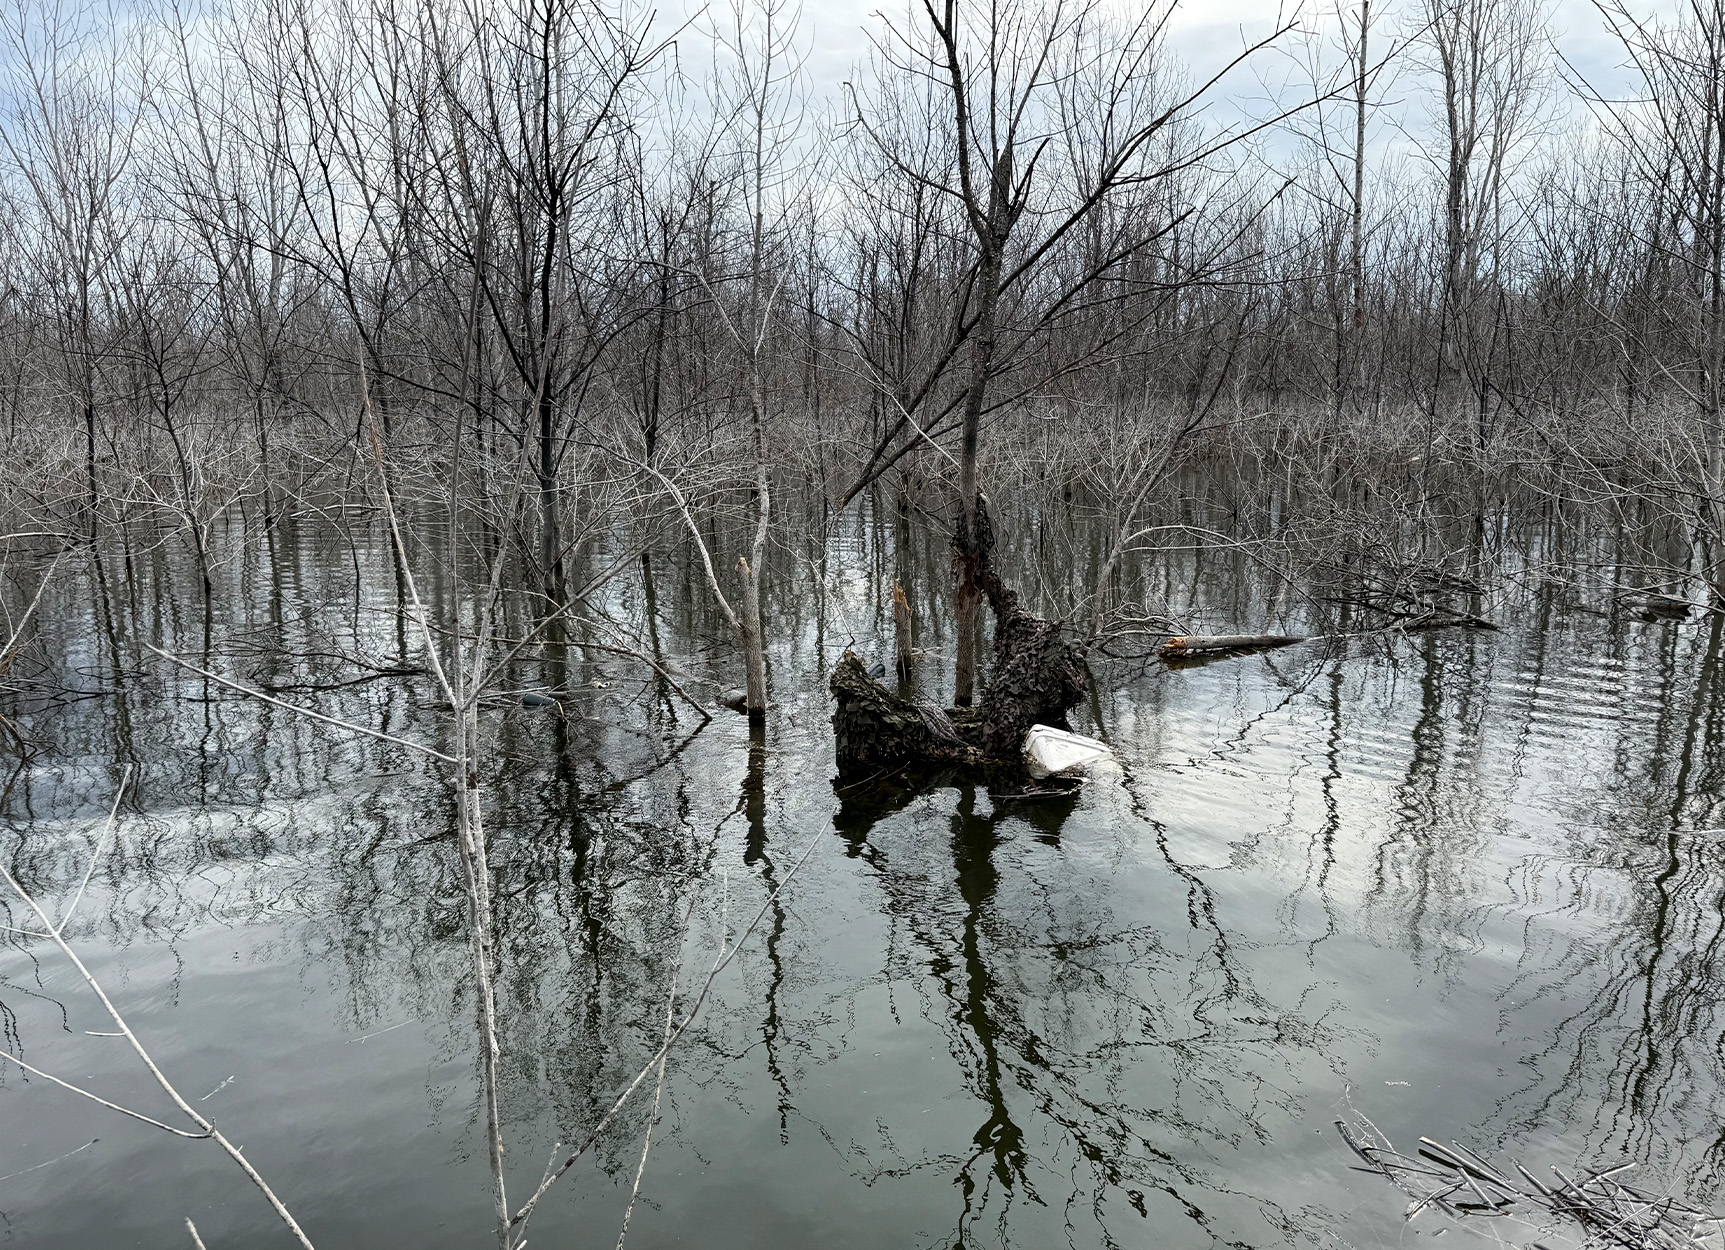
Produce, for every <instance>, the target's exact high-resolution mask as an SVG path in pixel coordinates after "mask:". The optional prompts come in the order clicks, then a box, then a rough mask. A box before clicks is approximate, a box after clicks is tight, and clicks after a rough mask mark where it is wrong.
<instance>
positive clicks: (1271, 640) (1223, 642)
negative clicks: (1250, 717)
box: [1156, 634, 1306, 660]
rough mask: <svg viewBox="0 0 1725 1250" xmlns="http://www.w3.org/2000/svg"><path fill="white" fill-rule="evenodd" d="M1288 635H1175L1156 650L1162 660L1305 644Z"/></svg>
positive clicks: (1302, 640) (1303, 640) (1300, 639)
mask: <svg viewBox="0 0 1725 1250" xmlns="http://www.w3.org/2000/svg"><path fill="white" fill-rule="evenodd" d="M1305 641H1306V640H1305V639H1304V638H1296V637H1293V636H1292V635H1290V634H1176V635H1175V636H1174V637H1172V638H1170V639H1169V640H1168V641H1167V642H1165V643H1163V644H1162V646H1161V647H1160V648H1159V649H1158V650H1157V652H1156V654H1157V655H1159V656H1161V657H1162V658H1163V659H1165V660H1167V659H1173V658H1176V657H1179V656H1187V655H1197V654H1200V653H1201V652H1205V651H1245V650H1248V649H1253V648H1261V647H1286V646H1289V645H1291V644H1293V643H1296V642H1305Z"/></svg>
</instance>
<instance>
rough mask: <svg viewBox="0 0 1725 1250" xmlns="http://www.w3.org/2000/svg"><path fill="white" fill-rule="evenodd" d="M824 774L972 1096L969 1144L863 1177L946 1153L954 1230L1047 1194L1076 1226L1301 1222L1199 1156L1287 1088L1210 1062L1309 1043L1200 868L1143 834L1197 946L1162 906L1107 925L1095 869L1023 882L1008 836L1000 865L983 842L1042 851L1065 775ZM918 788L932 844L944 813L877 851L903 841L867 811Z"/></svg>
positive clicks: (887, 811)
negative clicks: (1181, 896) (1218, 1210)
mask: <svg viewBox="0 0 1725 1250" xmlns="http://www.w3.org/2000/svg"><path fill="white" fill-rule="evenodd" d="M835 784H836V787H837V789H838V791H839V794H840V796H841V800H842V801H841V805H840V807H839V811H838V813H837V814H836V816H835V817H834V821H833V825H834V829H835V831H836V832H838V833H839V835H840V836H841V837H842V838H843V839H844V841H845V844H846V847H847V852H848V854H850V855H852V856H854V857H857V858H860V859H862V860H864V861H865V862H866V863H867V864H868V865H869V866H870V868H871V869H872V870H873V878H874V881H875V883H876V885H877V887H878V889H879V892H880V901H881V906H882V908H883V909H884V910H885V912H886V913H887V914H888V915H889V916H890V917H891V918H892V920H893V922H894V927H895V929H896V930H901V931H903V932H905V933H907V934H909V935H910V945H911V949H910V950H899V951H897V952H895V953H893V955H892V956H891V958H892V960H893V966H891V967H889V968H888V969H886V970H885V973H884V975H885V976H886V977H887V978H888V979H890V980H899V981H904V980H909V981H911V982H913V983H915V982H916V981H917V980H918V979H919V974H926V976H927V978H928V980H929V981H930V982H931V983H932V985H933V986H934V998H935V1000H936V1002H935V1004H934V1006H935V1008H936V1010H937V1011H938V1019H939V1020H940V1021H941V1022H942V1024H943V1027H944V1031H945V1033H946V1037H947V1046H948V1049H949V1052H950V1054H951V1055H952V1057H953V1059H954V1060H955V1061H956V1063H957V1065H958V1067H959V1069H960V1071H961V1072H962V1074H963V1080H964V1085H965V1088H966V1090H967V1091H968V1093H969V1094H970V1096H971V1097H972V1098H974V1099H975V1100H976V1102H977V1103H979V1104H980V1107H979V1113H980V1115H981V1119H980V1122H979V1123H977V1125H976V1127H975V1128H974V1130H973V1131H972V1132H971V1133H970V1135H969V1142H970V1146H969V1149H968V1150H966V1151H962V1152H951V1151H949V1152H946V1153H943V1154H940V1155H938V1156H936V1157H929V1158H924V1159H923V1160H922V1161H920V1162H917V1163H913V1164H910V1165H909V1166H908V1167H905V1166H903V1165H897V1164H894V1163H889V1162H879V1161H877V1162H874V1163H872V1164H871V1165H869V1166H868V1167H867V1168H865V1175H868V1174H870V1173H872V1174H873V1175H875V1176H877V1177H886V1176H892V1175H904V1174H906V1173H907V1172H909V1171H915V1170H927V1169H940V1170H944V1171H947V1172H949V1173H950V1175H951V1179H952V1183H953V1184H954V1185H955V1186H956V1188H957V1190H958V1194H959V1199H958V1211H957V1214H956V1219H955V1231H954V1234H953V1238H954V1240H953V1242H952V1244H954V1245H959V1246H968V1245H972V1244H980V1243H985V1242H986V1243H991V1244H1002V1245H1006V1244H1018V1242H1019V1238H1018V1237H1016V1236H1015V1235H1014V1233H1013V1225H1014V1220H1013V1218H1012V1212H1013V1208H1014V1204H1015V1203H1018V1202H1030V1203H1033V1204H1036V1205H1038V1206H1043V1207H1058V1208H1061V1209H1063V1210H1064V1212H1065V1215H1064V1217H1063V1218H1064V1221H1065V1222H1066V1224H1067V1225H1068V1231H1069V1234H1071V1235H1075V1236H1080V1235H1078V1234H1074V1233H1073V1232H1072V1229H1073V1225H1074V1223H1075V1221H1077V1220H1078V1217H1079V1213H1080V1211H1085V1210H1087V1211H1088V1214H1089V1216H1090V1218H1091V1220H1093V1221H1094V1229H1095V1234H1096V1236H1097V1237H1098V1238H1099V1239H1100V1242H1101V1244H1105V1245H1115V1244H1131V1243H1132V1242H1134V1241H1136V1240H1137V1239H1139V1238H1142V1237H1143V1236H1144V1232H1143V1230H1142V1228H1139V1229H1138V1230H1137V1231H1131V1230H1128V1229H1126V1228H1123V1227H1121V1221H1122V1220H1123V1219H1126V1220H1132V1219H1134V1217H1136V1218H1137V1219H1145V1218H1162V1217H1164V1216H1165V1215H1166V1214H1167V1213H1168V1212H1170V1211H1171V1212H1173V1213H1175V1214H1176V1215H1177V1216H1178V1217H1180V1218H1183V1219H1184V1220H1189V1221H1190V1222H1191V1223H1192V1224H1195V1225H1197V1226H1198V1228H1200V1229H1202V1230H1203V1232H1204V1234H1205V1235H1206V1236H1207V1237H1209V1238H1212V1239H1215V1240H1218V1241H1221V1242H1223V1243H1225V1244H1242V1245H1243V1244H1247V1243H1246V1242H1244V1241H1242V1240H1240V1239H1239V1238H1238V1237H1237V1236H1235V1235H1231V1234H1230V1232H1229V1231H1228V1227H1227V1226H1228V1224H1229V1223H1230V1222H1231V1221H1232V1218H1233V1216H1234V1215H1235V1214H1237V1213H1230V1215H1229V1217H1225V1218H1222V1219H1217V1218H1214V1217H1213V1216H1212V1213H1211V1211H1210V1208H1211V1207H1212V1206H1213V1205H1215V1204H1216V1202H1217V1199H1218V1198H1220V1199H1222V1200H1223V1201H1224V1202H1226V1201H1227V1200H1228V1199H1229V1198H1230V1197H1233V1198H1242V1199H1244V1205H1246V1206H1250V1207H1254V1208H1255V1209H1256V1210H1257V1212H1258V1215H1259V1218H1260V1219H1261V1220H1263V1221H1264V1222H1265V1223H1267V1225H1268V1226H1269V1227H1270V1228H1272V1229H1274V1230H1276V1231H1277V1232H1278V1233H1280V1234H1282V1235H1285V1236H1297V1235H1298V1230H1297V1229H1296V1227H1295V1225H1294V1223H1293V1220H1292V1217H1290V1216H1289V1215H1288V1214H1287V1213H1286V1212H1284V1211H1282V1210H1281V1209H1280V1208H1279V1207H1277V1206H1276V1204H1274V1203H1263V1202H1259V1201H1257V1200H1255V1199H1252V1198H1249V1197H1247V1196H1245V1195H1242V1194H1239V1193H1238V1192H1237V1191H1234V1190H1233V1189H1232V1188H1231V1187H1230V1186H1229V1184H1228V1183H1227V1182H1226V1181H1225V1180H1224V1179H1222V1178H1221V1177H1219V1176H1217V1175H1216V1174H1214V1173H1213V1172H1211V1171H1209V1170H1208V1169H1206V1168H1205V1167H1204V1163H1203V1160H1204V1159H1205V1156H1206V1154H1207V1151H1208V1150H1209V1149H1210V1148H1213V1147H1216V1146H1218V1145H1223V1144H1226V1143H1233V1142H1238V1141H1239V1140H1241V1139H1242V1138H1243V1137H1251V1136H1257V1137H1260V1138H1262V1137H1264V1136H1266V1135H1267V1130H1266V1128H1265V1127H1264V1126H1263V1124H1262V1119H1263V1117H1264V1115H1265V1114H1266V1113H1268V1112H1271V1111H1272V1110H1273V1109H1275V1110H1281V1111H1283V1112H1286V1111H1287V1110H1288V1109H1289V1108H1290V1106H1291V1103H1292V1099H1293V1095H1292V1091H1291V1089H1289V1088H1282V1087H1278V1086H1277V1085H1276V1084H1275V1083H1274V1082H1273V1081H1272V1080H1269V1079H1266V1077H1265V1074H1264V1073H1262V1072H1247V1073H1244V1074H1243V1076H1244V1079H1243V1080H1231V1079H1229V1077H1228V1076H1226V1075H1224V1073H1225V1072H1226V1070H1227V1067H1228V1061H1227V1058H1226V1056H1227V1054H1228V1053H1229V1052H1235V1053H1237V1054H1246V1053H1253V1054H1254V1056H1255V1057H1261V1054H1262V1051H1261V1047H1262V1045H1263V1044H1264V1043H1266V1042H1268V1043H1272V1044H1274V1045H1275V1046H1277V1047H1287V1046H1292V1047H1304V1046H1311V1045H1313V1044H1315V1043H1316V1041H1317V1040H1318V1037H1319V1031H1318V1028H1317V1026H1316V1024H1315V1023H1314V1022H1311V1021H1304V1020H1301V1019H1300V1018H1299V1017H1298V1016H1297V1014H1295V1013H1293V1012H1284V1011H1282V1010H1280V1009H1278V1008H1275V1007H1273V1006H1272V1005H1271V1004H1270V1003H1269V1002H1268V1000H1267V999H1265V998H1264V997H1263V996H1262V995H1261V994H1259V993H1258V991H1257V990H1256V989H1255V988H1254V986H1253V984H1252V980H1251V975H1250V973H1249V972H1248V971H1246V970H1245V969H1244V968H1242V967H1241V966H1240V965H1239V964H1238V963H1237V961H1236V960H1234V958H1233V957H1232V953H1231V950H1230V937H1229V935H1228V934H1227V932H1226V930H1225V929H1224V928H1223V926H1222V924H1221V923H1220V921H1219V919H1218V917H1217V914H1216V910H1215V906H1214V896H1213V894H1212V893H1211V891H1210V889H1209V887H1208V886H1207V885H1206V884H1205V882H1204V881H1203V879H1202V877H1201V875H1200V874H1198V873H1196V872H1194V871H1192V870H1190V869H1188V868H1186V867H1185V866H1183V865H1180V864H1178V863H1177V862H1176V861H1175V860H1174V859H1173V857H1172V855H1171V854H1170V852H1169V850H1168V847H1167V842H1166V839H1165V837H1164V836H1163V831H1162V830H1160V829H1156V830H1154V831H1153V836H1154V837H1155V838H1156V841H1157V844H1158V846H1159V848H1160V854H1161V856H1162V857H1163V859H1164V861H1165V863H1166V864H1167V866H1168V867H1169V869H1170V870H1171V872H1172V874H1173V876H1174V878H1175V880H1177V881H1178V882H1179V883H1180V889H1181V891H1182V892H1184V893H1185V895H1186V898H1187V907H1186V908H1185V919H1186V922H1187V925H1188V927H1189V935H1190V936H1193V937H1195V938H1196V939H1197V941H1198V946H1199V949H1200V951H1201V954H1200V956H1199V958H1198V959H1197V960H1196V961H1194V960H1192V958H1191V956H1190V954H1189V953H1187V951H1185V950H1184V949H1182V945H1183V938H1182V936H1181V935H1180V934H1179V932H1178V931H1177V930H1175V929H1173V928H1171V927H1170V926H1169V925H1168V923H1167V921H1166V919H1165V918H1164V917H1158V918H1157V919H1156V920H1153V921H1151V922H1150V923H1146V924H1141V925H1122V924H1121V923H1120V922H1119V920H1118V918H1117V917H1116V916H1115V915H1114V913H1113V907H1112V905H1111V902H1110V900H1109V899H1108V898H1107V896H1106V890H1101V889H1097V890H1092V889H1087V888H1085V884H1088V885H1091V886H1095V885H1096V884H1097V883H1095V882H1089V883H1081V884H1079V885H1078V886H1077V887H1076V888H1075V887H1074V884H1073V883H1072V882H1070V881H1059V882H1056V881H1048V882H1042V883H1039V882H1038V881H1036V880H1034V879H1032V878H1031V877H1030V876H1029V875H1027V874H1028V873H1030V872H1033V871H1034V869H1033V868H1032V867H1031V866H1030V865H1029V864H1027V863H1026V861H1025V859H1024V857H1023V856H1021V855H1017V854H1011V855H1010V859H1011V864H1010V867H1009V868H1008V869H1006V873H1005V874H1004V875H1003V871H1002V867H1001V865H1000V864H999V863H998V862H997V860H998V859H999V857H1000V856H1001V854H1002V853H1003V850H1008V849H1009V848H1010V847H1011V846H1012V844H1014V843H1015V842H1018V841H1020V840H1022V839H1025V838H1029V839H1030V840H1032V841H1033V842H1035V843H1037V844H1038V845H1040V846H1043V847H1047V848H1052V849H1053V850H1054V851H1055V852H1056V853H1058V850H1059V848H1060V834H1061V829H1062V826H1063V825H1064V824H1065V823H1066V821H1067V820H1068V818H1069V817H1070V816H1071V815H1072V814H1073V812H1074V810H1075V809H1076V808H1077V806H1078V804H1079V791H1078V790H1076V789H1074V790H1071V791H1069V792H1067V793H1065V794H1063V795H1059V796H1052V797H1050V796H1039V797H1031V798H1022V797H1017V795H1016V793H1015V792H1014V791H1011V790H1009V791H1007V792H1005V793H998V792H990V791H988V790H987V789H986V788H984V787H980V786H978V785H977V784H976V783H975V782H974V781H973V780H970V779H966V778H962V777H957V776H952V775H941V776H933V777H922V778H917V779H914V780H908V781H907V780H904V779H893V780H888V781H885V782H881V783H874V784H864V785H861V786H858V785H856V784H855V783H852V784H851V785H849V786H847V785H846V784H845V783H844V782H843V781H841V782H839V783H835ZM1130 784H1131V783H1130V779H1129V780H1128V785H1129V786H1130ZM930 806H932V808H933V810H934V811H935V812H938V813H940V815H939V816H931V818H930V819H928V820H926V821H923V822H919V823H918V827H917V829H916V834H915V836H917V837H918V838H919V839H920V838H923V837H928V838H929V843H928V848H927V849H930V850H932V848H933V846H934V845H935V843H934V839H933V836H932V835H933V833H934V830H935V829H936V828H938V827H940V826H941V825H944V827H945V830H946V833H945V837H944V839H942V840H941V842H940V845H942V846H944V849H945V853H946V858H945V860H943V861H935V860H933V859H932V858H929V857H928V856H925V855H923V854H920V853H918V852H919V851H920V850H921V849H923V848H920V847H919V848H912V849H911V850H910V851H909V852H906V851H899V850H892V849H888V848H889V846H896V845H897V844H898V842H899V841H900V840H901V839H888V838H881V837H880V836H879V831H880V830H881V829H882V827H883V825H885V824H887V823H888V822H891V821H892V820H893V818H895V817H898V816H900V815H902V814H903V813H905V812H907V810H909V809H913V808H918V807H921V808H925V809H926V808H929V807H930ZM899 832H900V833H901V834H902V832H903V831H902V830H900V831H899ZM1252 1066H1253V1067H1258V1066H1260V1065H1259V1064H1257V1063H1254V1064H1253V1065H1252ZM1134 1222H1136V1221H1135V1220H1134ZM985 1229H986V1230H987V1231H986V1232H985V1231H984V1230H985ZM1080 1240H1082V1236H1080Z"/></svg>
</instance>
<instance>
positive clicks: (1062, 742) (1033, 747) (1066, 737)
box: [1024, 725, 1114, 777]
mask: <svg viewBox="0 0 1725 1250" xmlns="http://www.w3.org/2000/svg"><path fill="white" fill-rule="evenodd" d="M1113 754H1114V752H1113V751H1111V750H1109V748H1108V744H1107V743H1106V742H1098V741H1096V739H1094V738H1086V737H1085V736H1084V735H1083V734H1075V733H1067V732H1066V731H1065V730H1064V729H1055V728H1054V727H1053V726H1051V725H1032V726H1031V727H1030V732H1029V733H1027V734H1025V735H1024V756H1025V759H1026V760H1027V761H1028V763H1029V764H1030V771H1031V773H1032V774H1034V775H1035V776H1038V777H1073V776H1078V775H1079V774H1082V773H1083V772H1085V771H1086V770H1087V769H1088V768H1089V767H1090V766H1091V765H1092V764H1095V763H1096V762H1097V761H1099V760H1105V759H1108V758H1110V757H1111V756H1112V755H1113Z"/></svg>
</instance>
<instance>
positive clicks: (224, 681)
mask: <svg viewBox="0 0 1725 1250" xmlns="http://www.w3.org/2000/svg"><path fill="white" fill-rule="evenodd" d="M143 647H144V650H146V651H150V652H153V653H154V654H156V655H159V656H161V657H162V658H163V659H164V660H167V661H168V662H169V663H170V664H178V665H179V666H180V667H181V668H183V669H185V670H186V671H188V672H192V673H196V674H197V675H198V676H199V677H207V678H208V679H209V680H211V681H213V682H215V683H216V684H217V685H219V686H226V687H227V688H228V689H229V690H235V691H238V692H239V693H240V694H243V695H249V696H251V697H252V698H254V699H262V700H263V701H264V702H265V703H270V704H274V705H275V706H276V707H279V708H281V709H282V710H284V711H288V712H292V713H294V715H296V716H305V717H308V718H310V719H311V720H318V721H322V722H323V723H324V724H326V725H334V726H335V727H336V728H337V729H346V730H350V731H351V732H353V733H356V734H364V735H365V736H366V737H368V738H376V739H378V740H379V741H380V742H392V743H394V744H395V745H396V746H398V747H406V748H407V749H408V750H410V751H418V752H419V753H420V754H421V755H429V756H430V757H431V758H432V759H434V760H438V761H441V762H442V763H445V764H453V763H455V757H454V756H453V755H445V754H444V753H443V752H442V751H439V750H436V749H435V748H432V747H428V746H426V745H425V744H424V743H422V742H410V741H408V740H407V739H406V738H397V737H396V736H395V735H394V734H386V733H384V732H383V731H382V730H381V729H368V728H367V727H366V726H364V725H356V724H354V723H353V722H352V721H346V720H342V719H340V718H339V717H335V716H328V715H325V714H324V713H323V712H314V711H312V710H311V709H310V708H309V707H300V706H299V705H298V704H294V703H288V702H287V701H285V700H283V699H277V698H274V697H273V696H271V695H267V694H265V693H264V692H263V691H261V690H257V689H254V688H253V687H251V686H245V685H241V684H240V683H239V682H237V681H231V680H229V679H228V678H226V677H223V676H221V675H220V674H219V673H212V672H210V671H209V670H208V669H205V668H199V667H198V666H197V665H196V664H193V663H192V662H191V661H190V660H182V659H181V658H180V657H179V656H177V655H175V654H173V652H171V651H164V650H162V649H161V648H160V647H156V646H151V645H150V644H149V643H147V642H146V643H144V644H143Z"/></svg>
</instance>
